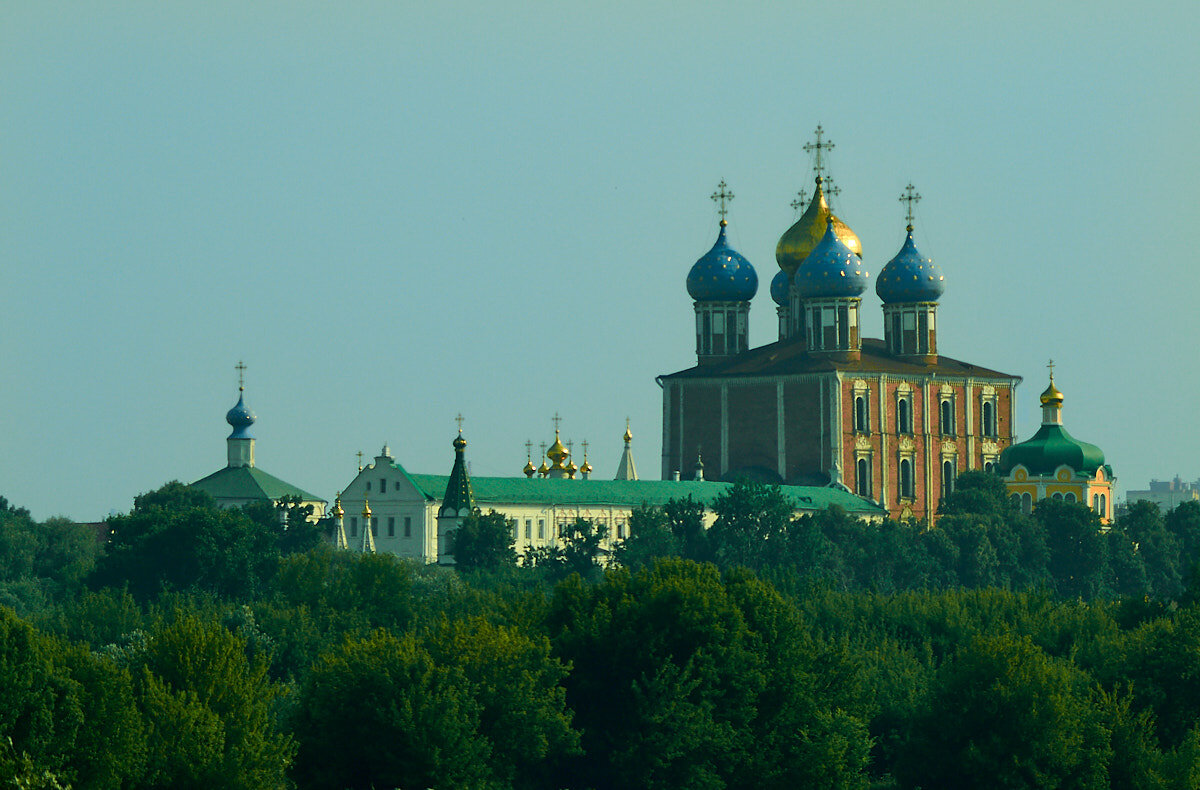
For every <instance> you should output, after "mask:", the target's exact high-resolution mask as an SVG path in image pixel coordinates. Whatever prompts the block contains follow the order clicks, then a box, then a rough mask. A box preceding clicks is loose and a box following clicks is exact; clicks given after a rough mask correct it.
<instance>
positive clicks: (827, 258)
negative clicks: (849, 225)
mask: <svg viewBox="0 0 1200 790" xmlns="http://www.w3.org/2000/svg"><path fill="white" fill-rule="evenodd" d="M870 276H871V275H870V274H868V273H867V270H866V269H865V268H864V267H863V262H862V259H861V258H859V257H858V255H857V254H855V252H854V250H852V249H850V248H849V247H847V246H846V243H845V242H843V241H842V240H841V239H840V238H838V235H837V231H836V230H835V228H834V223H833V219H832V218H830V219H829V220H827V222H826V226H825V236H824V238H822V239H821V242H820V243H819V244H818V245H817V246H816V247H814V248H813V251H812V252H811V253H809V255H808V257H807V258H805V259H804V263H802V264H800V268H799V269H797V270H796V274H795V278H796V287H797V288H799V289H800V296H801V297H803V298H805V299H811V298H822V297H846V296H858V295H859V294H861V293H862V292H863V291H865V290H867V279H868V278H869V277H870Z"/></svg>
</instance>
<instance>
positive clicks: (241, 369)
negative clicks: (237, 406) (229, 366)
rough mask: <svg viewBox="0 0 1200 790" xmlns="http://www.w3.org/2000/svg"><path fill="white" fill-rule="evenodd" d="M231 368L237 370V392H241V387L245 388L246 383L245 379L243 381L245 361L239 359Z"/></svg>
mask: <svg viewBox="0 0 1200 790" xmlns="http://www.w3.org/2000/svg"><path fill="white" fill-rule="evenodd" d="M233 369H234V370H236V371H237V372H238V392H241V391H242V390H243V389H245V384H246V381H245V373H246V363H244V362H242V361H241V360H240V359H239V360H238V363H237V364H236V365H234V366H233Z"/></svg>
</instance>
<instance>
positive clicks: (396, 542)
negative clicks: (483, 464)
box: [334, 429, 887, 562]
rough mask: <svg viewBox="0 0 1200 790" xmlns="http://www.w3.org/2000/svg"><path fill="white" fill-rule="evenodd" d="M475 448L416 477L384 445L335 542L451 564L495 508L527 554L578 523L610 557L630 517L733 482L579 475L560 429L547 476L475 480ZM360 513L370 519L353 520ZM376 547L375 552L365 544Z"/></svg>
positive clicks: (840, 497) (836, 496)
mask: <svg viewBox="0 0 1200 790" xmlns="http://www.w3.org/2000/svg"><path fill="white" fill-rule="evenodd" d="M631 438H632V435H631V434H630V432H629V431H628V429H626V434H625V449H626V453H625V455H624V456H623V459H622V463H621V467H622V469H623V470H628V471H632V467H633V464H632V455H631V454H630V450H629V442H630V439H631ZM466 446H467V443H466V440H465V439H463V437H462V434H461V433H460V434H459V435H458V436H457V437H456V438H455V439H454V453H455V456H454V465H453V467H452V468H451V472H450V474H449V475H427V474H414V473H411V472H409V471H407V470H406V469H405V468H404V467H403V466H401V465H400V464H399V463H397V461H396V459H395V458H393V457H392V455H391V452H390V450H389V449H388V447H386V446H385V447H384V448H383V450H382V451H381V452H380V454H379V455H378V456H376V457H375V460H374V463H371V464H369V465H368V466H366V467H364V468H363V469H361V470H359V472H358V474H357V475H356V476H355V478H354V479H353V480H352V481H350V483H349V484H348V485H347V486H346V488H345V490H344V491H343V492H342V493H341V494H340V495H339V498H338V504H337V505H336V506H335V509H334V514H335V515H336V514H337V513H338V512H339V511H342V510H343V507H342V506H343V504H344V506H345V507H344V512H343V516H342V523H341V524H340V525H336V526H335V531H334V534H335V541H337V543H338V544H339V545H343V546H346V547H348V548H350V549H352V550H359V551H370V550H375V551H380V552H389V553H392V554H398V555H400V556H402V557H409V558H412V559H416V560H421V561H424V562H437V561H441V562H450V561H452V559H451V557H450V548H451V545H452V542H451V535H452V533H453V530H454V529H456V528H457V527H458V525H459V524H461V522H462V519H463V517H465V516H466V515H468V514H469V513H470V512H471V511H472V510H473V509H478V510H480V511H482V512H484V513H486V512H488V511H490V510H495V511H497V512H499V513H502V514H503V515H504V516H505V517H507V518H508V519H509V521H510V522H511V523H512V529H513V539H514V543H515V546H516V549H517V551H518V553H519V554H524V553H525V552H526V551H528V550H529V549H531V548H539V547H542V546H553V545H556V544H557V541H558V538H559V536H560V534H561V532H562V529H563V528H564V526H566V525H569V524H572V523H574V521H575V519H576V518H586V519H589V520H591V521H592V522H593V523H595V524H597V525H599V526H600V528H601V529H602V530H603V531H604V535H605V537H604V540H603V541H602V543H601V551H603V552H610V551H612V550H613V549H614V548H615V547H616V544H617V543H618V542H620V541H621V540H623V539H624V538H625V537H627V536H628V534H629V533H628V528H629V517H630V515H631V514H632V513H633V511H634V510H635V509H637V508H639V507H641V506H642V505H663V504H666V503H667V502H668V501H670V500H671V499H683V498H686V497H689V496H690V497H692V498H693V499H695V500H696V501H697V502H700V503H702V504H705V505H707V504H709V503H711V502H712V501H713V500H714V499H715V498H716V497H717V496H719V495H720V494H721V493H722V492H724V491H725V490H727V489H728V488H729V484H728V483H716V482H706V481H703V480H686V481H678V480H674V481H664V480H636V479H618V480H597V479H594V478H591V477H589V478H586V479H585V478H583V477H576V474H579V473H584V472H583V470H584V469H586V470H588V472H590V471H591V468H590V465H589V464H587V462H586V460H585V461H584V465H583V466H582V467H580V468H578V469H574V470H573V467H574V463H573V462H571V461H570V460H569V452H568V451H567V449H566V448H565V447H564V446H563V445H562V443H561V442H560V441H558V436H557V431H556V432H555V442H554V444H553V445H552V446H551V447H550V449H549V450H547V452H546V456H547V458H548V460H550V461H551V462H552V463H551V464H550V465H547V464H546V463H545V462H543V463H542V465H541V470H538V469H534V468H533V465H532V462H530V463H528V464H527V465H526V476H525V477H472V476H471V475H470V474H469V473H468V470H467V465H466V456H465V452H466ZM542 470H544V471H542ZM572 470H573V471H572ZM623 473H624V472H623ZM584 474H586V473H584ZM781 490H782V492H783V494H784V495H785V496H787V497H788V498H789V499H790V500H791V501H792V502H793V504H794V505H795V509H796V513H797V514H801V513H812V512H815V511H818V510H824V509H826V508H827V507H829V506H830V505H838V506H840V507H842V508H844V509H845V510H846V511H847V512H850V513H852V514H855V515H858V516H860V517H862V518H867V519H872V520H881V519H883V518H884V517H885V516H886V515H887V513H886V511H884V510H883V509H882V508H880V507H878V506H877V505H875V504H873V503H871V502H868V501H866V500H864V499H862V498H861V497H858V496H855V495H854V494H851V493H849V492H848V491H845V490H843V489H837V488H829V487H805V486H783V487H781ZM368 504H369V507H368ZM359 512H361V513H363V514H364V515H363V516H361V517H360V516H358V515H349V516H348V517H347V516H346V515H345V513H350V514H355V513H359ZM711 520H712V516H711V515H710V517H709V521H710V522H711ZM339 535H344V537H342V538H338V537H337V536H339ZM368 536H369V537H368ZM368 541H369V542H371V543H372V544H373V549H368V548H367V547H366V544H367V543H368Z"/></svg>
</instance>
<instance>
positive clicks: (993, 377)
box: [661, 341, 1019, 521]
mask: <svg viewBox="0 0 1200 790" xmlns="http://www.w3.org/2000/svg"><path fill="white" fill-rule="evenodd" d="M784 342H786V341H784ZM784 342H781V343H778V344H772V346H769V347H764V348H766V349H771V348H774V347H780V349H779V350H777V353H776V354H775V355H773V356H771V357H770V358H769V359H768V360H767V362H768V363H769V364H761V365H758V369H755V370H753V371H752V372H751V371H750V370H745V372H743V370H740V369H738V366H737V362H736V361H735V362H734V363H733V364H731V365H729V366H725V367H723V368H721V369H713V368H707V367H706V368H704V369H702V370H701V369H699V368H694V369H692V370H690V371H683V372H681V373H679V374H675V375H673V376H667V377H664V378H663V379H662V380H661V383H662V386H663V456H662V474H663V477H664V479H669V478H670V477H672V476H673V475H674V473H675V472H679V473H680V475H681V476H682V477H683V478H685V479H688V478H691V477H692V476H693V469H694V467H695V464H696V459H697V452H698V451H699V452H702V454H703V460H704V467H705V476H706V477H707V478H708V479H710V480H718V479H719V480H733V479H736V478H738V477H743V476H745V477H751V478H753V479H758V480H763V481H766V482H775V483H786V484H793V485H820V484H824V483H828V482H830V481H831V479H834V478H836V477H837V476H838V470H839V469H840V476H841V480H842V482H843V483H844V484H845V485H846V486H847V487H848V488H849V489H850V490H851V491H854V492H856V493H859V494H860V495H862V496H865V497H867V498H868V499H871V500H874V501H877V502H879V503H880V504H881V505H883V506H884V507H886V508H887V509H888V512H889V513H890V514H891V515H892V516H893V517H895V518H910V517H912V518H920V519H928V520H930V521H932V520H933V518H934V515H935V514H936V512H937V505H938V501H939V500H940V497H941V492H942V490H943V486H944V480H943V478H944V476H945V475H944V473H945V472H946V471H947V470H948V471H949V472H950V474H951V476H956V475H957V474H959V473H961V472H963V471H967V470H970V469H983V468H985V465H986V464H990V463H994V462H995V461H996V460H997V459H998V458H999V454H1000V451H1001V450H1003V449H1004V448H1005V447H1007V446H1008V445H1009V444H1011V443H1012V435H1013V388H1014V387H1015V386H1016V384H1017V383H1018V381H1019V379H1017V378H1016V377H1014V376H1009V375H1006V374H1003V373H997V372H995V371H990V370H985V369H982V368H977V367H975V366H972V365H966V364H964V363H959V362H956V361H954V360H948V359H945V358H942V359H941V360H939V361H938V362H937V363H935V364H933V365H928V366H918V365H902V364H897V363H895V361H894V360H887V359H882V358H879V359H876V357H878V352H876V353H875V354H871V353H864V356H863V359H862V360H860V361H854V362H850V363H844V364H839V363H828V362H827V361H826V362H824V363H822V364H818V363H815V362H811V363H810V361H809V360H806V359H804V358H802V357H799V356H795V355H793V357H792V359H791V361H790V362H789V363H787V364H784V363H777V361H776V357H778V356H782V354H781V353H779V351H780V350H782V349H783V347H784ZM866 342H867V343H871V341H866ZM758 351H759V350H758V349H756V350H753V351H751V352H747V354H745V355H741V356H743V357H747V358H750V357H752V356H753V355H755V354H756V352H758ZM752 362H753V360H752V359H750V360H749V362H746V361H743V364H742V365H741V368H742V369H747V368H752V367H753V364H752ZM873 362H878V363H879V364H873ZM805 366H807V367H824V368H826V369H824V370H812V371H809V372H803V371H801V370H795V369H796V368H803V367H805ZM772 367H776V368H783V367H791V368H792V369H793V370H790V371H786V372H785V371H784V370H776V371H772V370H771V368H772ZM906 367H907V368H910V369H909V370H904V369H903V368H906ZM859 399H861V400H862V403H861V404H859V403H857V401H858V400H859ZM902 401H903V402H905V404H906V405H905V406H901V405H900V404H901V402H902ZM943 402H945V404H946V406H943ZM901 409H904V410H906V411H907V412H908V415H907V421H908V424H907V425H901V415H900V414H899V411H900V410H901ZM943 410H946V411H948V412H949V413H948V414H947V415H945V416H947V417H949V416H951V415H952V420H949V421H948V424H947V425H945V426H943V424H942V423H943V419H942V418H943ZM985 418H986V420H987V424H986V425H985V424H984V423H985ZM906 428H907V430H905V429H906ZM947 462H949V466H948V467H947V466H946V464H947ZM905 463H907V464H909V465H911V469H910V473H911V485H910V486H909V487H908V490H905V485H904V483H905V481H904V480H903V479H902V474H903V472H902V464H905ZM835 465H836V467H837V468H836V469H835ZM864 471H865V473H866V475H865V476H863V475H862V474H860V473H861V472H864ZM910 494H911V495H910Z"/></svg>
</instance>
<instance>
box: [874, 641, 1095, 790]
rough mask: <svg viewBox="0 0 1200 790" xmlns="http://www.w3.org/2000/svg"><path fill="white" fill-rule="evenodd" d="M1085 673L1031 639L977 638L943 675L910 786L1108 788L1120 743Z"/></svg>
mask: <svg viewBox="0 0 1200 790" xmlns="http://www.w3.org/2000/svg"><path fill="white" fill-rule="evenodd" d="M1088 695H1089V690H1088V687H1087V682H1086V676H1084V675H1083V674H1082V673H1081V672H1079V671H1078V670H1077V669H1076V668H1075V667H1073V666H1072V665H1070V664H1067V663H1065V662H1060V661H1056V660H1054V659H1051V658H1050V657H1049V656H1047V655H1046V654H1045V653H1044V652H1043V651H1042V650H1040V649H1039V648H1038V647H1036V646H1035V645H1034V644H1033V643H1032V642H1031V641H1030V640H1029V638H1028V637H1024V636H1014V635H1012V634H1009V633H999V634H994V635H988V636H975V637H973V638H972V639H971V640H970V641H969V642H968V643H967V644H966V645H964V646H963V647H962V648H961V649H960V650H959V651H957V653H956V654H955V655H954V657H953V659H952V660H951V661H949V662H947V663H946V664H945V665H944V666H943V667H942V668H941V669H940V670H939V671H938V673H937V677H936V679H935V680H934V682H933V683H932V684H931V686H930V692H929V696H928V699H927V702H926V704H925V706H924V710H923V713H922V714H921V715H920V717H919V718H918V720H917V722H916V723H915V725H914V728H913V729H914V732H913V738H912V740H911V742H910V744H909V747H908V749H907V750H906V752H905V755H904V757H903V759H902V761H901V763H900V766H899V770H898V773H899V775H900V776H899V778H900V779H901V785H902V786H904V787H947V788H969V787H981V788H983V787H987V788H1024V787H1063V788H1065V787H1074V788H1084V787H1094V788H1102V787H1107V786H1108V782H1107V764H1108V761H1109V759H1110V756H1111V746H1110V744H1109V742H1108V738H1107V736H1106V733H1105V732H1104V731H1103V729H1102V728H1100V727H1099V726H1098V723H1097V720H1096V716H1095V714H1094V711H1093V710H1092V707H1091V705H1090V703H1089V696H1088Z"/></svg>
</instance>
